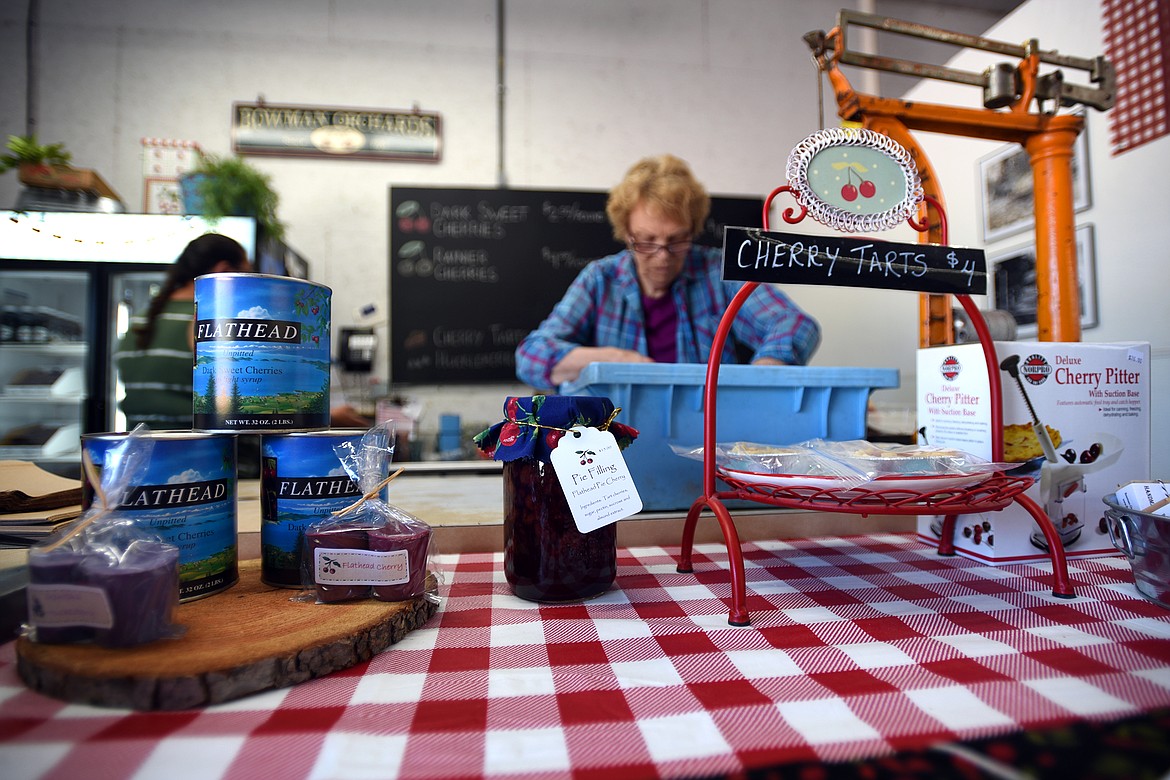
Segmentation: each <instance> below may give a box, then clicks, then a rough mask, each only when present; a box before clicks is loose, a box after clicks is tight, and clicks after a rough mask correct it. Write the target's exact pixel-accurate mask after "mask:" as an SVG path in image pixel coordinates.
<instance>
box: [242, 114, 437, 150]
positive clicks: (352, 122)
mask: <svg viewBox="0 0 1170 780" xmlns="http://www.w3.org/2000/svg"><path fill="white" fill-rule="evenodd" d="M442 137H443V133H442V122H441V117H440V116H439V115H438V114H437V113H434V112H430V111H419V110H417V109H414V110H405V109H403V110H393V109H375V108H335V107H330V106H292V105H273V104H270V103H236V104H234V105H233V106H232V150H233V151H235V152H237V153H238V154H254V155H261V154H264V155H276V156H281V157H328V158H331V159H351V160H414V161H417V162H438V160H439V156H440V151H441V142H442Z"/></svg>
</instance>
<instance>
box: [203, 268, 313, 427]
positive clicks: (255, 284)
mask: <svg viewBox="0 0 1170 780" xmlns="http://www.w3.org/2000/svg"><path fill="white" fill-rule="evenodd" d="M331 295H332V291H331V290H330V289H329V288H328V287H325V286H324V285H320V284H314V283H312V282H306V281H302V280H300V279H291V278H289V277H284V276H269V275H265V274H238V273H229V274H210V275H207V276H200V277H198V278H197V279H196V280H195V365H194V369H193V371H194V373H193V377H192V378H193V396H192V411H193V415H194V426H193V427H195V428H196V429H199V430H204V431H219V432H223V433H240V432H246V431H253V432H260V433H287V432H290V431H297V430H301V431H304V430H321V429H324V428H328V427H329V383H330V374H329V370H330V355H329V328H330V325H329V322H330V319H329V318H330V297H331Z"/></svg>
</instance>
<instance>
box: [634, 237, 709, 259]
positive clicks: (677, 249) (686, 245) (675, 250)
mask: <svg viewBox="0 0 1170 780" xmlns="http://www.w3.org/2000/svg"><path fill="white" fill-rule="evenodd" d="M693 243H694V242H693V241H691V240H690V239H687V240H685V241H674V242H672V243H670V244H652V243H650V242H649V241H631V242H629V243H628V244H627V245H626V246H628V247H629V248H630V249H631V250H633V251H634V252H637V253H638V254H640V255H645V256H647V257H653V256H654V255H656V254H658V253H659V252H661V251H663V250H666V253H667V254H668V255H681V254H684V253H685V252H686V251H687V250H689V249H690V248H691V244H693Z"/></svg>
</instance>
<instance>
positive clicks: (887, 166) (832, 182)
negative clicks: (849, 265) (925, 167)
mask: <svg viewBox="0 0 1170 780" xmlns="http://www.w3.org/2000/svg"><path fill="white" fill-rule="evenodd" d="M785 173H786V175H787V177H788V185H789V186H790V187H791V188H792V190H793V192H794V194H795V195H796V197H797V199H798V200H799V201H800V203H801V205H803V206H804V207H805V208H806V209H807V210H808V214H809V216H811V217H812V218H813V219H815V220H816V221H817V222H820V223H821V224H823V225H826V226H828V227H830V228H833V229H835V230H840V231H842V232H845V233H862V232H870V231H876V230H888V229H890V228H892V227H895V226H897V225H899V224H901V223H903V222H905V221H906V220H907V219H909V218H910V217H912V216H915V214H916V211H917V209H918V204H919V203H921V202H922V200H923V198H924V192H923V189H922V180H921V178H920V177H919V175H918V168H917V166H915V164H914V160H913V159H912V158H911V157H910V153H909V152H907V151H906V150H905V149H904V148H903V147H902V146H901V145H900V144H898V143H896V142H895V141H893V140H892V139H890V138H888V137H887V136H884V135H881V134H880V133H875V132H873V131H872V130H865V129H863V128H842V127H834V128H830V129H828V130H822V131H820V132H818V133H814V134H812V135H810V136H808V137H807V138H805V139H804V140H803V141H801V142H800V143H798V144H797V145H796V146H795V147H793V149H792V151H791V152H790V153H789V155H788V163H787V166H786V170H785Z"/></svg>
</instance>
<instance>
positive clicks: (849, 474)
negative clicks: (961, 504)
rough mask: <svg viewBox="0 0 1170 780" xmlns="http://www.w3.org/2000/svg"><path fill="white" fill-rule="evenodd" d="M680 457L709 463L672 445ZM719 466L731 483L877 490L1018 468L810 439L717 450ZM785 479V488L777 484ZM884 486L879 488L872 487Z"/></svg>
mask: <svg viewBox="0 0 1170 780" xmlns="http://www.w3.org/2000/svg"><path fill="white" fill-rule="evenodd" d="M671 449H672V450H674V452H675V454H677V455H681V456H682V457H685V458H691V459H693V460H702V459H703V448H702V447H681V446H678V445H671ZM715 464H716V467H717V468H718V469H719V471H721V472H723V473H724V474H727V475H728V476H730V477H737V478H741V479H744V480H745V481H748V482H763V483H765V484H784V485H796V484H802V483H803V481H804V480H807V482H808V484H810V485H814V486H818V487H826V486H831V487H832V488H833V489H852V488H859V487H866V488H867V489H875V488H877V487H879V486H880V481H881V480H887V481H890V480H898V481H900V482H899V484H901V483H902V482H904V481H905V480H906V479H911V480H913V479H918V478H930V477H972V478H974V479H976V480H977V479H978V478H979V477H991V476H992V475H993V474H995V473H997V472H1002V471H1007V470H1010V469H1011V468H1013V467H1014V466H1015V465H1017V464H1012V463H994V462H991V461H987V460H984V459H983V458H980V457H978V456H976V455H972V454H971V453H968V452H963V451H961V450H956V449H952V448H945V447H930V446H917V445H905V444H887V443H874V442H869V441H864V440H860V439H858V440H850V441H826V440H824V439H809V440H807V441H802V442H799V443H796V444H760V443H756V442H744V441H737V442H727V443H720V444H717V445H716V449H715ZM777 479H780V480H782V482H777V481H776V480H777ZM875 482H878V483H879V484H870V483H875Z"/></svg>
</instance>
